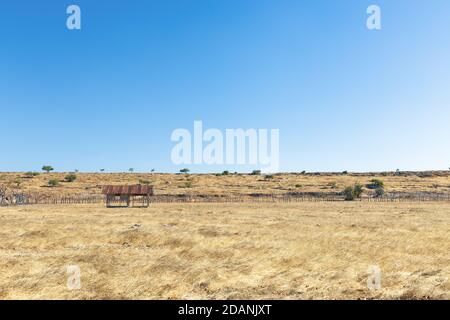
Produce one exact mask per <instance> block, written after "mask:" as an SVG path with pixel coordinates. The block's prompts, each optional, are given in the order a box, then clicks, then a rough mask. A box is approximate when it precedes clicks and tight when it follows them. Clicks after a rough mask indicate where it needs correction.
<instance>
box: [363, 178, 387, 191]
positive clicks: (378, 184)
mask: <svg viewBox="0 0 450 320" xmlns="http://www.w3.org/2000/svg"><path fill="white" fill-rule="evenodd" d="M366 187H367V188H368V189H378V188H382V189H384V182H383V181H382V180H380V179H372V180H370V183H369V184H367V185H366Z"/></svg>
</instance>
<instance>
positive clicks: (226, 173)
mask: <svg viewBox="0 0 450 320" xmlns="http://www.w3.org/2000/svg"><path fill="white" fill-rule="evenodd" d="M229 174H230V171H228V170H225V171H224V172H222V175H223V176H227V175H229Z"/></svg>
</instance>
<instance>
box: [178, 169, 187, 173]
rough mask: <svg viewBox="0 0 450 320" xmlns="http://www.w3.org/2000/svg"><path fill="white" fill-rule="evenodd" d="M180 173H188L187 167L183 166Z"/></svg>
mask: <svg viewBox="0 0 450 320" xmlns="http://www.w3.org/2000/svg"><path fill="white" fill-rule="evenodd" d="M180 172H181V173H189V169H188V168H184V169H181V170H180Z"/></svg>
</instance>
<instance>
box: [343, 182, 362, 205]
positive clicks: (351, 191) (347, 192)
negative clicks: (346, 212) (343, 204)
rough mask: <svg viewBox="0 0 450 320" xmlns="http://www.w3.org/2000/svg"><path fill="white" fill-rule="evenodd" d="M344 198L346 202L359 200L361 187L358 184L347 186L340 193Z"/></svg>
mask: <svg viewBox="0 0 450 320" xmlns="http://www.w3.org/2000/svg"><path fill="white" fill-rule="evenodd" d="M342 193H343V194H344V196H345V200H346V201H352V200H355V198H360V197H361V195H362V193H363V186H362V185H361V184H360V183H358V182H357V183H355V184H354V185H353V187H352V186H348V187H346V188H345V189H344V191H343V192H342Z"/></svg>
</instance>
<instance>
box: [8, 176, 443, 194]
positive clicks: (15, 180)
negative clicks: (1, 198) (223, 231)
mask: <svg viewBox="0 0 450 320" xmlns="http://www.w3.org/2000/svg"><path fill="white" fill-rule="evenodd" d="M67 176H68V173H41V174H39V175H37V176H32V175H27V174H26V173H0V185H5V186H8V187H10V188H14V189H16V190H19V191H23V192H39V193H46V194H56V195H71V194H99V193H101V186H102V185H105V184H137V183H140V182H143V181H144V182H146V183H150V184H152V185H154V186H155V191H156V193H157V194H208V195H221V194H229V195H243V194H251V193H265V194H281V193H287V192H336V191H342V190H343V189H344V188H345V187H346V186H348V185H353V184H354V183H356V182H359V183H361V184H363V185H365V184H368V183H370V180H372V179H380V180H382V181H383V182H384V184H385V189H386V192H418V191H428V192H442V193H450V171H435V172H415V173H403V174H401V175H395V173H374V174H370V173H360V174H351V173H350V174H338V173H317V174H314V173H310V174H288V173H284V174H276V175H272V176H270V179H268V178H267V177H265V176H264V175H248V174H229V175H222V176H216V175H214V174H158V173H153V174H151V173H76V180H75V181H73V182H66V181H65V180H66V177H67ZM52 180H55V181H59V182H60V183H59V184H58V186H56V187H49V186H48V183H49V181H52Z"/></svg>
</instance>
